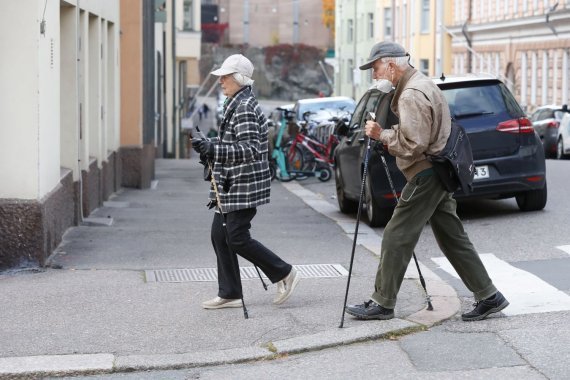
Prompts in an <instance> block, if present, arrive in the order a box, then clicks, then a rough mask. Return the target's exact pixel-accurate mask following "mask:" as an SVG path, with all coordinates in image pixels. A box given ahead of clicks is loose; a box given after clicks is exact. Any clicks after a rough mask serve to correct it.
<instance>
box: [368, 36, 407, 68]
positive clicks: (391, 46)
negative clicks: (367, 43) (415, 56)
mask: <svg viewBox="0 0 570 380" xmlns="http://www.w3.org/2000/svg"><path fill="white" fill-rule="evenodd" d="M407 55H409V54H408V53H406V50H405V49H404V47H403V46H402V45H400V44H397V43H395V42H389V41H382V42H378V43H377V44H376V45H374V46H372V50H370V57H368V61H367V62H366V63H365V64H364V65H362V66H360V70H368V69H369V68H371V67H372V64H373V63H374V62H375V61H377V60H378V59H380V58H385V57H405V56H407Z"/></svg>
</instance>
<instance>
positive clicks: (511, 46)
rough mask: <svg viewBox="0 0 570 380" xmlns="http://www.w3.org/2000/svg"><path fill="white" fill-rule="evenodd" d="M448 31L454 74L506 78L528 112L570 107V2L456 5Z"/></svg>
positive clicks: (464, 0)
mask: <svg viewBox="0 0 570 380" xmlns="http://www.w3.org/2000/svg"><path fill="white" fill-rule="evenodd" d="M446 31H447V32H448V34H449V35H451V36H452V50H451V54H452V61H453V72H454V73H456V74H465V73H470V72H473V73H478V72H485V73H490V74H492V75H494V76H497V77H499V78H501V79H503V80H504V81H505V82H506V83H507V85H508V86H509V88H510V89H511V91H512V92H513V94H514V95H515V96H516V98H517V100H518V101H519V103H520V104H521V105H522V106H523V107H524V108H526V110H527V112H531V111H532V110H533V109H535V108H536V107H538V106H541V105H546V104H567V103H568V97H569V95H570V1H569V0H561V1H542V0H503V1H488V0H477V1H476V0H454V1H453V22H452V23H450V24H448V25H447V27H446Z"/></svg>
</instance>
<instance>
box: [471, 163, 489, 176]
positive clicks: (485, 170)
mask: <svg viewBox="0 0 570 380" xmlns="http://www.w3.org/2000/svg"><path fill="white" fill-rule="evenodd" d="M482 178H489V167H488V166H487V165H484V166H476V167H475V178H474V179H482Z"/></svg>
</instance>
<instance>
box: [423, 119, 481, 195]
mask: <svg viewBox="0 0 570 380" xmlns="http://www.w3.org/2000/svg"><path fill="white" fill-rule="evenodd" d="M427 159H428V161H430V162H431V163H432V164H433V169H434V171H435V173H436V175H437V176H438V177H439V179H440V180H441V182H442V183H443V186H444V187H445V189H446V190H447V191H449V192H450V193H453V192H455V191H457V190H459V189H461V190H462V191H463V192H464V193H465V194H467V193H469V192H470V191H472V190H473V177H474V176H475V165H474V164H473V152H472V151H471V143H470V142H469V137H468V136H467V133H466V132H465V129H464V128H463V127H462V126H461V125H460V124H458V123H457V122H456V121H455V120H454V119H451V133H450V134H449V138H448V139H447V143H446V144H445V147H444V148H443V150H442V151H441V152H440V153H439V154H437V155H427Z"/></svg>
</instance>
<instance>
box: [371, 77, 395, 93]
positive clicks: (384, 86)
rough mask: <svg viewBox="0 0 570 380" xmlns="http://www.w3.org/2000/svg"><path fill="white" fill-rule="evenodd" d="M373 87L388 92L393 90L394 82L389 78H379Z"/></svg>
mask: <svg viewBox="0 0 570 380" xmlns="http://www.w3.org/2000/svg"><path fill="white" fill-rule="evenodd" d="M372 88H375V89H377V90H379V91H382V92H384V93H386V94H387V93H389V92H390V91H392V82H390V81H389V80H388V79H378V80H376V82H375V83H374V84H373V85H372Z"/></svg>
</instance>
